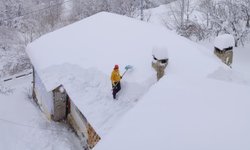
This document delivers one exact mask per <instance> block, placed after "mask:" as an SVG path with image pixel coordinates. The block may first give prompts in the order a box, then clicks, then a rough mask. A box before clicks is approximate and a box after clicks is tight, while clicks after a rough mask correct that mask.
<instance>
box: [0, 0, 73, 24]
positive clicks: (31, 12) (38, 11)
mask: <svg viewBox="0 0 250 150" xmlns="http://www.w3.org/2000/svg"><path fill="white" fill-rule="evenodd" d="M70 1H71V0H68V1H65V2H61V3H58V4H55V5H52V6H49V7H45V8H42V9H39V10H36V11H32V12H29V13H25V14H21V15H19V16H17V17H14V18H8V19H3V20H0V22H4V21H9V20H13V19H16V18H20V17H23V16H27V15H30V14H33V13H36V12H39V11H43V10H46V9H49V8H52V7H55V6H58V5H62V4H64V3H68V2H70Z"/></svg>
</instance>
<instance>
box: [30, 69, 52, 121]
mask: <svg viewBox="0 0 250 150" xmlns="http://www.w3.org/2000/svg"><path fill="white" fill-rule="evenodd" d="M34 73H35V75H34V77H35V80H34V81H35V84H34V85H35V87H34V92H35V95H36V99H37V103H38V104H39V105H41V107H42V108H41V109H42V110H43V111H44V113H45V115H46V116H47V118H48V119H49V120H51V119H52V116H53V114H54V104H53V93H52V92H47V91H46V89H45V87H44V85H43V83H42V81H41V79H40V77H39V76H38V74H37V72H36V71H34Z"/></svg>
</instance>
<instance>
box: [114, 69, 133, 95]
mask: <svg viewBox="0 0 250 150" xmlns="http://www.w3.org/2000/svg"><path fill="white" fill-rule="evenodd" d="M125 69H126V71H125V72H124V73H123V75H122V76H121V75H120V71H119V66H118V65H115V67H114V70H113V72H112V73H111V83H112V90H113V93H112V94H113V99H117V98H116V94H117V93H118V92H119V91H120V90H121V84H120V80H121V79H122V77H123V76H124V74H125V73H126V72H127V71H128V69H132V66H130V65H128V66H126V67H125Z"/></svg>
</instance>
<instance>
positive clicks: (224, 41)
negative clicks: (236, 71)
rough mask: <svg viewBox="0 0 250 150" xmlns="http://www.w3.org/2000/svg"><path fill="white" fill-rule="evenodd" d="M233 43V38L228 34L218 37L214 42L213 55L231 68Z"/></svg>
mask: <svg viewBox="0 0 250 150" xmlns="http://www.w3.org/2000/svg"><path fill="white" fill-rule="evenodd" d="M234 43H235V42H234V37H233V36H232V35H230V34H224V35H220V36H218V37H216V38H215V41H214V54H215V55H216V56H218V57H219V58H220V59H221V60H222V61H223V62H224V63H225V64H227V65H228V66H229V67H232V66H231V64H232V62H233V47H234Z"/></svg>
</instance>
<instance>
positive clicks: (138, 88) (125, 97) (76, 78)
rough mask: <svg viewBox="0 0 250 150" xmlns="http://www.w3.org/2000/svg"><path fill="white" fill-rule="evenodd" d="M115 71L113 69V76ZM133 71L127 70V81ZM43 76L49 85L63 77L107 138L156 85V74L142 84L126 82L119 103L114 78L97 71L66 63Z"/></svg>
mask: <svg viewBox="0 0 250 150" xmlns="http://www.w3.org/2000/svg"><path fill="white" fill-rule="evenodd" d="M124 71H125V69H122V68H120V74H121V75H122V73H123V72H124ZM111 72H112V69H111V70H110V74H111ZM132 72H133V69H132V70H129V71H127V73H126V75H125V76H124V77H123V78H126V77H127V76H129V75H130V73H132ZM43 77H44V79H43V80H44V82H45V83H46V82H47V83H55V82H51V81H53V80H54V81H56V80H58V77H59V79H60V83H62V85H63V86H64V88H65V89H66V91H67V93H68V94H69V97H70V98H71V100H72V101H73V102H74V104H75V105H76V106H77V107H78V109H80V110H81V112H82V113H83V114H84V116H85V117H86V118H87V120H88V122H89V123H90V124H91V125H92V126H93V128H94V129H95V130H96V132H97V133H98V134H99V135H100V136H101V137H103V136H104V135H106V133H107V132H108V131H109V130H110V129H111V128H112V127H113V126H114V124H116V123H117V121H118V120H119V118H120V117H121V116H123V114H124V113H126V112H127V111H128V110H129V109H131V108H132V107H133V106H134V105H135V104H136V103H137V101H138V100H139V99H140V98H141V97H142V96H143V95H144V94H145V93H146V92H147V91H148V89H149V88H150V87H151V85H153V84H154V83H156V75H153V76H152V77H150V78H149V79H148V80H146V81H144V82H142V83H137V82H126V80H124V79H123V80H121V88H122V90H121V91H120V92H119V93H118V94H117V97H118V100H114V99H113V97H112V91H111V88H112V87H111V81H110V76H108V75H107V74H104V73H103V72H101V71H99V70H98V69H97V68H90V69H83V68H82V67H79V66H77V65H73V64H69V63H65V64H62V65H57V66H51V67H49V68H47V69H45V70H44V71H43ZM55 84H57V83H55ZM49 86H51V85H49ZM52 86H53V85H52Z"/></svg>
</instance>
